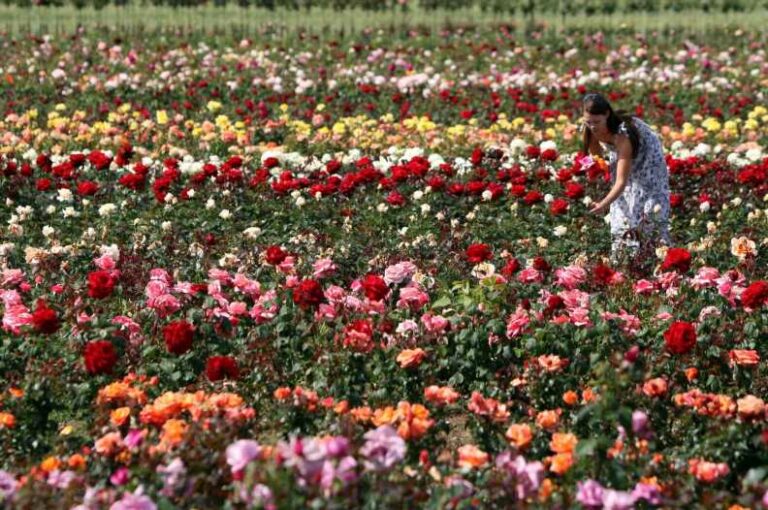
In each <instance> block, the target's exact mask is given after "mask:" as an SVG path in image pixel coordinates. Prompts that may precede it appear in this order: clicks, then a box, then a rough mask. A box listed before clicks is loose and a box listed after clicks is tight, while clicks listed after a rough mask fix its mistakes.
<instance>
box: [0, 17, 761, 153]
mask: <svg viewBox="0 0 768 510" xmlns="http://www.w3.org/2000/svg"><path fill="white" fill-rule="evenodd" d="M481 35H482V37H480V38H478V34H475V33H472V32H468V33H455V34H450V35H447V36H446V41H445V42H440V43H435V41H434V39H432V38H423V40H421V39H418V40H417V41H415V43H414V45H413V46H409V47H408V48H409V49H404V48H402V47H398V46H397V45H396V44H393V43H392V41H390V40H388V39H386V38H383V37H372V38H368V39H365V40H362V41H360V42H355V41H350V42H345V43H343V44H342V43H339V42H337V41H331V40H323V41H318V40H307V41H306V42H305V43H304V44H297V45H295V46H290V47H276V46H274V45H273V44H271V43H268V42H263V41H262V42H260V41H253V40H242V41H240V40H237V41H207V40H204V39H199V40H192V41H188V40H180V38H176V37H174V36H171V35H168V36H164V37H163V38H160V37H148V38H145V39H141V40H139V39H135V38H128V39H125V40H123V39H121V38H120V37H114V38H112V39H110V37H109V34H98V35H96V34H76V35H74V36H73V37H71V38H54V37H50V36H45V37H31V36H28V37H23V38H20V39H18V40H9V41H8V42H6V43H5V44H6V45H7V46H6V47H7V49H8V51H7V52H6V53H7V63H6V65H4V66H3V68H2V71H1V72H0V74H2V78H3V80H4V83H5V85H6V86H4V87H3V89H2V91H0V94H2V97H3V98H4V100H5V101H6V108H5V110H4V112H3V114H4V115H3V120H2V121H0V125H1V126H2V129H3V137H2V145H3V147H4V150H5V151H8V150H13V151H14V152H17V153H22V152H24V151H25V150H27V149H29V148H34V149H37V150H39V151H45V152H50V151H51V150H53V151H55V152H57V153H60V152H61V151H62V150H63V151H65V152H71V151H74V150H77V149H79V148H81V147H83V146H87V147H90V148H93V149H96V148H101V149H109V150H112V151H113V152H116V151H118V150H119V148H120V146H121V144H122V143H124V142H125V141H128V142H129V143H131V144H133V145H134V146H135V147H136V148H137V150H139V151H140V152H141V153H142V155H151V156H153V157H159V156H160V155H162V156H165V155H168V154H171V155H174V154H186V153H192V154H195V155H197V156H201V155H208V154H212V153H213V154H218V155H219V156H222V157H224V156H226V155H228V154H229V153H230V152H231V151H234V152H236V153H238V154H240V155H244V154H250V153H254V152H261V151H262V146H263V145H264V144H269V143H278V144H288V145H289V146H290V147H291V148H299V149H302V150H304V151H306V152H310V151H311V152H314V151H318V150H323V149H324V148H327V147H333V148H343V149H347V148H349V147H356V148H361V149H366V148H370V149H372V150H374V151H381V150H386V149H387V148H388V147H389V146H390V145H398V146H405V145H414V146H420V147H444V148H446V149H447V148H450V150H451V152H452V153H453V154H456V152H455V151H456V147H457V146H461V147H462V151H467V152H468V151H471V149H472V147H473V146H475V145H481V146H485V145H487V144H489V143H492V142H497V143H507V142H509V140H511V138H512V137H513V136H515V135H518V136H523V137H525V138H526V139H527V140H529V141H531V142H538V141H540V139H541V138H547V139H554V140H556V141H558V142H565V143H568V144H570V143H573V140H574V139H575V138H578V132H577V131H576V129H577V127H578V119H579V118H580V116H581V112H580V98H581V97H582V95H583V94H584V93H585V92H587V91H595V90H602V91H604V92H605V93H606V96H607V97H608V98H609V99H610V100H611V101H613V102H614V103H615V104H616V106H617V107H623V108H625V109H627V110H629V111H631V112H633V113H635V114H637V115H639V116H643V117H644V118H645V119H646V120H647V121H648V122H649V123H650V124H653V125H656V126H658V127H659V130H660V132H662V134H663V135H664V137H665V139H666V140H668V141H669V143H670V144H671V143H672V142H673V141H674V140H677V139H684V140H687V141H692V142H694V143H693V145H695V142H698V141H706V142H707V143H709V144H710V145H712V146H713V150H714V146H715V145H717V144H719V143H724V146H723V147H721V149H722V148H725V149H729V150H734V148H736V147H737V146H738V144H740V143H741V144H743V143H756V142H757V141H758V139H760V138H761V137H763V136H764V135H765V130H766V125H768V122H767V121H766V116H767V112H766V111H765V108H764V107H763V106H762V102H763V101H762V99H761V94H762V93H763V92H762V91H763V89H764V87H765V81H764V78H763V77H764V75H765V72H766V69H767V68H768V62H766V55H765V50H764V49H763V48H762V47H761V45H760V34H758V33H742V34H721V35H720V37H719V38H717V39H714V40H713V39H711V38H708V39H706V40H701V41H696V40H695V38H689V39H682V38H678V37H670V38H668V39H660V38H659V39H656V38H648V37H645V36H642V35H638V34H634V33H628V34H626V35H618V36H616V37H614V38H611V39H608V38H606V37H605V36H603V35H602V34H591V33H579V32H575V33H573V34H569V35H566V36H563V39H564V41H563V42H561V41H560V40H559V39H542V40H540V41H530V42H527V43H525V44H523V43H521V42H520V41H518V40H516V39H515V38H514V37H513V35H512V34H509V33H506V32H504V31H501V32H499V33H491V34H487V33H483V34H481ZM553 48H555V49H553ZM557 48H562V49H557ZM567 48H572V49H567ZM11 49H12V51H11ZM553 51H554V52H555V53H556V54H557V56H558V58H554V59H553V58H551V56H552V53H553ZM613 83H621V84H622V85H621V87H618V88H617V87H615V86H613V85H612V84H613ZM310 145H311V147H312V148H311V150H310V149H309V146H310ZM749 148H753V147H749V146H744V148H743V149H740V150H739V151H737V152H740V151H742V150H748V149H749ZM718 150H719V149H718Z"/></svg>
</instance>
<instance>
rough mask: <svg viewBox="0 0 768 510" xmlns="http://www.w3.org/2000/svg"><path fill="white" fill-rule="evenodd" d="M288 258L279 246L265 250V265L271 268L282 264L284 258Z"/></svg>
mask: <svg viewBox="0 0 768 510" xmlns="http://www.w3.org/2000/svg"><path fill="white" fill-rule="evenodd" d="M287 256H288V254H287V253H285V252H284V251H283V249H282V248H280V247H279V246H270V247H269V248H267V255H266V258H267V263H268V264H272V265H273V266H276V265H278V264H280V263H282V262H283V261H284V260H285V258H286V257H287Z"/></svg>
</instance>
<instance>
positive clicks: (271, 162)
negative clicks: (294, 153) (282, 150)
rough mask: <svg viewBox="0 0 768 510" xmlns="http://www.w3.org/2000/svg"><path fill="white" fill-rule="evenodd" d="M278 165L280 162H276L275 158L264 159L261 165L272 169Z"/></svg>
mask: <svg viewBox="0 0 768 510" xmlns="http://www.w3.org/2000/svg"><path fill="white" fill-rule="evenodd" d="M279 164H280V161H278V159H277V158H271V157H270V158H267V159H265V160H264V163H263V165H264V168H274V167H276V166H277V165H279Z"/></svg>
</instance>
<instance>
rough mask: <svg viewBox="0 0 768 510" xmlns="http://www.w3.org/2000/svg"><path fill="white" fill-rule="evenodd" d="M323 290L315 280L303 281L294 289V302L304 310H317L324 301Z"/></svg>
mask: <svg viewBox="0 0 768 510" xmlns="http://www.w3.org/2000/svg"><path fill="white" fill-rule="evenodd" d="M324 297H325V296H324V295H323V288H322V287H321V286H320V284H319V283H317V281H315V280H311V279H307V280H302V281H301V283H299V284H298V285H297V286H296V287H295V288H294V289H293V302H294V303H296V304H297V305H299V307H301V308H302V309H304V310H306V309H308V308H317V306H318V305H319V304H320V303H322V302H323V299H324Z"/></svg>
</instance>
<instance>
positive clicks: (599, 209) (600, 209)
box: [589, 201, 611, 214]
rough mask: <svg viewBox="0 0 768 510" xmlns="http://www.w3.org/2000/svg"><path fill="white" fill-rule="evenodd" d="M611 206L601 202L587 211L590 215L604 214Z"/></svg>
mask: <svg viewBox="0 0 768 510" xmlns="http://www.w3.org/2000/svg"><path fill="white" fill-rule="evenodd" d="M610 205H611V204H606V203H604V202H602V201H600V202H598V203H597V204H595V205H593V206H592V209H590V210H589V212H590V213H592V214H605V211H606V210H607V209H608V208H609V207H610Z"/></svg>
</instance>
